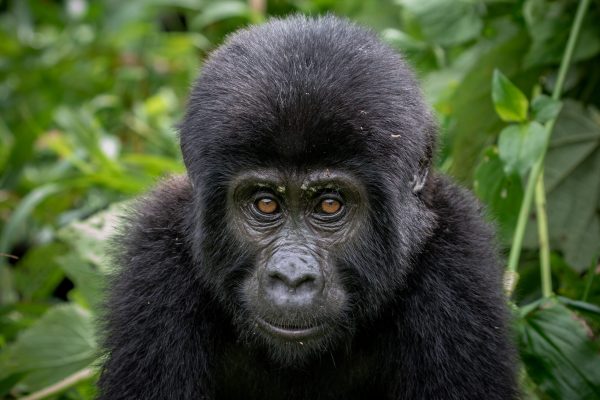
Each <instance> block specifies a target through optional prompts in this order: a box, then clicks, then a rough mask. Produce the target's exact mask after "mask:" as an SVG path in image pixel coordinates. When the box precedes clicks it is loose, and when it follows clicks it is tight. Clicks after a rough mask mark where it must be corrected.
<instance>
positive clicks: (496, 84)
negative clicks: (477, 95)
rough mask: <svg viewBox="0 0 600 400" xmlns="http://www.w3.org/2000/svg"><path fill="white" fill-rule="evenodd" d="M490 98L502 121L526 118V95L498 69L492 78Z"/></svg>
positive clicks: (527, 104)
mask: <svg viewBox="0 0 600 400" xmlns="http://www.w3.org/2000/svg"><path fill="white" fill-rule="evenodd" d="M492 99H493V100H494V107H495V108H496V112H497V113H498V115H499V116H500V118H502V121H506V122H523V121H525V120H526V119H527V110H528V108H529V101H527V97H525V95H524V94H523V92H521V91H520V90H519V88H517V87H516V86H515V85H513V84H512V82H511V81H509V80H508V78H506V77H505V76H504V75H502V72H500V71H498V70H495V71H494V77H493V78H492Z"/></svg>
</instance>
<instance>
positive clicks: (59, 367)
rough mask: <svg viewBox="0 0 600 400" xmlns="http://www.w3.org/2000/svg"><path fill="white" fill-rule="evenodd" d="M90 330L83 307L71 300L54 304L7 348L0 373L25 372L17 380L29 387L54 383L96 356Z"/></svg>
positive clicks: (89, 362)
mask: <svg viewBox="0 0 600 400" xmlns="http://www.w3.org/2000/svg"><path fill="white" fill-rule="evenodd" d="M93 332H94V330H93V319H92V317H91V315H90V314H89V313H88V312H87V311H86V310H84V309H82V308H81V307H79V306H77V305H75V304H69V305H59V306H55V307H54V308H52V309H50V310H49V311H48V312H47V313H46V314H45V315H44V316H43V317H42V318H41V319H40V320H39V321H38V322H37V323H35V324H34V325H33V326H32V327H31V328H29V329H27V330H26V331H24V332H23V333H22V334H20V335H19V337H18V338H17V341H16V342H15V343H13V344H12V345H11V346H10V347H9V348H8V350H7V359H6V361H4V362H3V363H2V364H1V365H0V370H1V371H2V374H1V375H2V376H9V375H12V374H16V373H22V372H24V373H26V376H25V378H24V380H23V381H21V383H22V384H23V385H25V386H26V387H27V389H28V390H29V391H33V390H38V389H41V388H43V387H46V386H49V385H51V384H53V383H56V382H58V381H60V380H61V379H64V378H65V377H67V376H69V375H71V374H73V373H75V372H77V371H79V370H80V369H83V368H85V367H87V366H89V365H90V364H91V363H92V362H93V361H94V360H95V359H96V356H97V351H98V349H97V345H96V340H95V338H94V333H93Z"/></svg>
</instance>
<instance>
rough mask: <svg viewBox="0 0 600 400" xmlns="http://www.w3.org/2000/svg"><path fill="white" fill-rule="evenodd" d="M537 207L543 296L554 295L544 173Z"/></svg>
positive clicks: (539, 178) (538, 186)
mask: <svg viewBox="0 0 600 400" xmlns="http://www.w3.org/2000/svg"><path fill="white" fill-rule="evenodd" d="M535 207H536V214H537V221H538V232H539V235H540V240H539V241H540V275H541V278H542V294H543V296H544V297H550V296H551V295H552V274H551V270H550V239H549V235H548V218H547V216H546V195H545V190H544V175H543V171H542V173H541V174H540V176H539V177H538V180H537V184H536V186H535Z"/></svg>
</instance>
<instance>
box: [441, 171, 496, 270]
mask: <svg viewBox="0 0 600 400" xmlns="http://www.w3.org/2000/svg"><path fill="white" fill-rule="evenodd" d="M435 179H436V182H435V183H436V184H435V190H434V193H433V196H432V198H431V207H432V208H433V209H434V210H435V212H436V214H437V217H438V218H437V219H438V226H437V229H436V232H435V234H434V237H433V239H432V242H431V243H430V245H431V246H433V247H434V248H435V252H436V254H438V255H442V257H443V256H446V257H447V259H448V260H451V261H452V262H457V263H462V264H463V265H465V266H466V265H468V264H472V263H474V264H478V265H480V266H479V267H478V268H482V267H481V264H484V265H487V266H489V268H492V269H494V270H497V269H498V266H497V265H496V264H497V263H498V248H497V243H496V238H495V234H494V226H493V225H492V224H491V223H490V222H488V221H486V217H485V216H486V215H485V214H486V210H485V208H484V206H483V205H482V204H481V203H480V202H479V200H478V199H477V198H475V196H474V195H473V194H472V193H471V192H470V191H469V190H467V189H466V188H464V187H462V186H460V185H459V184H457V183H455V182H454V181H452V179H450V178H448V177H446V176H443V175H437V176H436V177H435ZM484 269H486V268H485V267H484Z"/></svg>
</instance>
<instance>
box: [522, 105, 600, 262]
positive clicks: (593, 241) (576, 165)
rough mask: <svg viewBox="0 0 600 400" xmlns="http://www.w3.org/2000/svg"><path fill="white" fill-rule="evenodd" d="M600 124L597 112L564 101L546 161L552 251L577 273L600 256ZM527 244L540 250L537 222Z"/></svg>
mask: <svg viewBox="0 0 600 400" xmlns="http://www.w3.org/2000/svg"><path fill="white" fill-rule="evenodd" d="M598 121H600V119H599V115H598V113H597V112H594V111H593V109H586V108H585V107H584V106H583V105H582V104H580V103H576V102H573V101H571V100H566V101H565V102H564V106H563V108H562V110H561V112H560V114H559V116H558V119H557V121H556V125H555V127H554V130H553V132H552V139H551V142H550V146H549V150H548V154H547V155H546V161H545V164H544V165H545V166H544V169H545V174H544V177H545V183H546V191H547V193H548V196H547V210H548V228H549V231H550V245H551V248H553V249H557V250H561V251H562V252H563V256H564V259H565V261H566V262H567V263H568V264H569V265H570V266H571V267H573V268H575V270H577V271H578V272H583V271H585V270H587V269H588V268H589V265H590V263H591V262H592V260H593V259H594V258H595V257H597V256H598V254H600V213H599V212H598V209H599V208H598V207H599V204H600V179H598V171H600V123H599V122H598ZM532 222H533V223H531V224H529V226H528V230H527V234H526V240H525V242H524V244H525V245H526V246H527V247H529V248H537V246H538V241H537V229H536V228H535V227H536V224H535V221H532Z"/></svg>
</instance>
